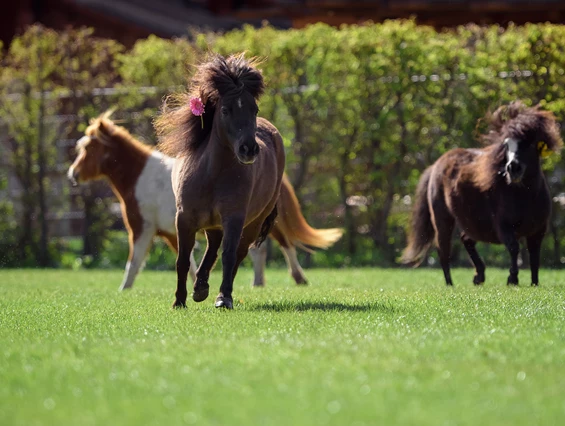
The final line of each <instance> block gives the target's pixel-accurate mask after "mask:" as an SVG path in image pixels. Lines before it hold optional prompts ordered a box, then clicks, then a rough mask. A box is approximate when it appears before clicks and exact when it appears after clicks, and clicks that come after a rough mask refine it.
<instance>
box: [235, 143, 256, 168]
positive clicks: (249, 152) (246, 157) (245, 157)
mask: <svg viewBox="0 0 565 426" xmlns="http://www.w3.org/2000/svg"><path fill="white" fill-rule="evenodd" d="M258 155H259V144H258V143H257V142H253V143H251V144H246V143H242V144H241V145H240V146H239V148H238V150H237V159H238V160H239V162H240V163H241V164H253V163H254V162H255V160H256V159H257V156H258Z"/></svg>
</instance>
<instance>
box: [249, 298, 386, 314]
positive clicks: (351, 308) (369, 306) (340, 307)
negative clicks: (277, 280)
mask: <svg viewBox="0 0 565 426" xmlns="http://www.w3.org/2000/svg"><path fill="white" fill-rule="evenodd" d="M250 310H252V311H273V312H302V311H329V312H340V311H342V312H384V313H389V314H392V313H395V312H396V309H395V308H394V307H393V306H391V305H387V304H383V303H378V302H361V303H352V304H349V303H341V302H291V301H282V302H269V303H261V304H258V305H254V306H253V307H250Z"/></svg>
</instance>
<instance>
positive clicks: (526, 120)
mask: <svg viewBox="0 0 565 426" xmlns="http://www.w3.org/2000/svg"><path fill="white" fill-rule="evenodd" d="M486 120H487V122H488V124H489V130H488V133H487V134H485V135H483V136H482V137H481V140H482V141H483V142H484V143H486V144H487V146H486V147H485V148H482V149H461V148H456V149H453V150H451V151H448V152H446V153H445V154H444V155H442V156H441V157H440V158H439V159H438V160H437V161H436V162H435V163H434V164H433V165H432V166H431V167H429V168H428V169H426V171H425V172H424V173H423V175H422V177H421V178H420V183H419V185H418V189H417V192H416V202H415V207H414V211H413V216H412V229H411V231H410V234H409V238H408V246H407V247H406V249H405V251H404V253H403V256H402V261H403V262H404V263H413V264H416V265H418V264H419V263H420V262H421V259H422V258H423V256H425V254H426V251H427V249H428V248H429V246H430V245H431V244H432V242H434V239H435V244H436V245H437V246H438V252H439V257H440V263H441V266H442V269H443V271H444V275H445V280H446V283H447V284H448V285H451V284H452V280H451V274H450V270H449V261H450V252H451V235H452V233H453V230H454V227H455V224H457V225H458V226H459V227H460V228H461V230H462V233H461V241H462V242H463V245H464V246H465V249H466V250H467V252H468V254H469V257H470V258H471V261H472V262H473V264H474V266H475V269H476V275H475V277H474V280H473V282H474V283H475V284H481V283H483V282H484V280H485V275H484V271H485V265H484V262H483V261H482V259H481V258H480V256H479V254H478V253H477V251H476V248H475V245H476V242H477V241H483V242H488V243H495V244H500V243H502V244H505V245H506V247H507V249H508V251H509V252H510V256H511V267H510V275H509V277H508V284H518V265H517V257H518V251H519V245H518V239H519V238H521V237H526V239H527V243H528V250H529V252H530V265H531V272H532V284H533V285H537V284H538V269H539V255H540V246H541V242H542V240H543V236H544V234H545V230H546V228H547V224H548V220H549V216H550V211H551V197H550V193H549V189H548V186H547V182H546V180H545V177H544V175H543V173H542V170H541V165H540V159H539V150H538V143H539V142H543V143H545V144H546V146H547V148H548V149H550V150H552V151H554V152H558V151H559V150H560V149H561V147H562V145H563V142H562V140H561V136H560V134H559V127H558V125H557V123H556V120H555V117H554V116H553V114H552V113H551V112H548V111H543V110H541V109H540V107H539V106H535V107H531V108H528V107H526V106H525V105H524V104H523V103H522V102H520V101H516V102H513V103H511V104H510V105H508V106H503V107H500V108H498V109H497V110H496V111H495V112H494V113H493V114H492V115H488V116H487V117H486ZM509 139H512V140H516V141H519V143H520V145H519V146H520V148H519V149H520V151H516V152H519V153H520V156H516V157H515V158H516V159H518V158H519V159H520V161H518V160H514V161H515V162H516V163H520V164H519V166H520V168H522V167H523V170H525V171H523V172H522V175H521V177H520V179H519V180H518V181H513V180H512V179H510V178H509V171H508V167H509V165H510V163H511V157H507V150H508V146H507V144H506V141H507V140H509Z"/></svg>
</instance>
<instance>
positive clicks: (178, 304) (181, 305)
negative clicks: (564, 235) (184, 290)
mask: <svg viewBox="0 0 565 426" xmlns="http://www.w3.org/2000/svg"><path fill="white" fill-rule="evenodd" d="M183 308H184V309H186V302H181V301H180V300H175V303H173V309H183Z"/></svg>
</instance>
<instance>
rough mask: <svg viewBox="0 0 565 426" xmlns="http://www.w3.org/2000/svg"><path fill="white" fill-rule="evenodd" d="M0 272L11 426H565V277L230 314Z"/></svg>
mask: <svg viewBox="0 0 565 426" xmlns="http://www.w3.org/2000/svg"><path fill="white" fill-rule="evenodd" d="M121 275H122V271H110V272H108V271H80V272H72V271H34V270H18V271H11V270H5V271H0V424H1V425H10V426H12V425H26V426H27V425H57V426H59V425H81V426H82V425H183V424H216V425H226V424H233V425H325V424H328V425H351V426H361V425H393V424H412V425H474V426H475V425H480V426H484V425H558V424H565V321H564V320H565V273H563V272H562V271H561V272H559V271H545V270H544V271H542V273H541V284H542V285H541V287H539V288H531V287H530V286H529V273H528V272H526V271H521V279H522V283H523V284H522V285H521V286H520V287H519V288H507V287H506V285H505V284H504V283H505V282H506V272H505V271H502V270H492V269H491V270H487V283H486V285H485V286H484V287H481V288H477V287H474V286H473V285H472V284H471V278H472V272H471V270H470V269H458V270H455V271H454V274H453V275H454V280H455V287H454V288H446V287H445V286H444V285H443V276H442V274H441V271H439V270H429V269H420V270H381V269H351V270H310V271H307V275H308V277H309V278H310V281H311V285H310V286H308V287H304V288H302V287H296V286H294V285H293V284H292V283H291V281H290V278H289V277H288V275H287V273H286V271H283V270H270V271H268V272H267V280H268V283H267V287H266V288H264V289H252V288H251V287H250V285H249V283H250V280H251V272H250V271H249V270H243V271H241V273H240V275H238V277H237V280H236V284H235V293H234V300H235V301H236V303H235V310H234V311H219V310H216V309H215V308H214V307H213V301H214V296H215V295H216V292H217V288H218V287H219V274H218V273H217V272H216V273H214V275H213V277H212V280H211V285H212V289H213V292H211V297H210V298H209V299H208V300H206V301H205V302H203V303H201V304H196V303H194V302H192V301H190V303H189V304H188V309H185V310H180V311H173V310H171V308H170V306H171V304H172V302H173V293H174V287H175V284H174V281H175V274H174V273H173V272H151V271H145V272H143V273H142V274H141V275H140V276H139V278H138V280H137V282H136V286H135V288H134V290H133V291H130V292H127V293H118V292H117V287H118V285H119V283H120V280H121Z"/></svg>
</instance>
